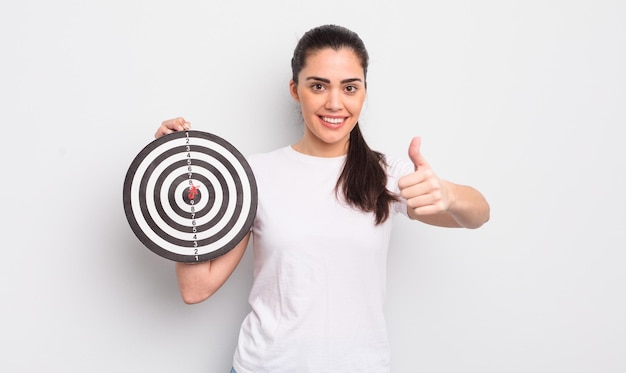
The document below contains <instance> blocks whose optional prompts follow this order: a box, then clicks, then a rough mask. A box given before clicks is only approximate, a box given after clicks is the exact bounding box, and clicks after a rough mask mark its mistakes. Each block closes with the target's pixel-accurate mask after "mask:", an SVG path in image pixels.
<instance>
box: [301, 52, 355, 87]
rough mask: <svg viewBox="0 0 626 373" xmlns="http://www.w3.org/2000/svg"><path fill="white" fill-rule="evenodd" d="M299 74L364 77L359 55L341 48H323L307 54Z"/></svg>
mask: <svg viewBox="0 0 626 373" xmlns="http://www.w3.org/2000/svg"><path fill="white" fill-rule="evenodd" d="M300 76H301V77H307V76H319V77H325V78H331V77H339V78H341V79H345V78H346V77H349V78H360V79H364V71H363V67H362V66H361V61H360V60H359V57H358V56H357V54H356V53H354V51H353V50H352V49H350V48H341V49H339V50H335V49H332V48H324V49H320V50H318V51H315V52H312V53H310V54H308V55H307V57H306V63H305V65H304V67H303V68H302V70H301V71H300Z"/></svg>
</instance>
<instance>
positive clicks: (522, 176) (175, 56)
mask: <svg viewBox="0 0 626 373" xmlns="http://www.w3.org/2000/svg"><path fill="white" fill-rule="evenodd" d="M625 19H626V3H625V2H623V1H618V0H615V1H608V0H604V1H591V0H589V1H576V0H574V1H565V0H563V1H555V0H544V1H534V0H530V1H528V0H527V1H496V0H493V1H471V2H469V1H460V0H450V1H417V2H416V1H408V0H407V1H393V0H385V1H356V0H353V1H337V0H318V1H315V2H295V1H286V0H285V1H279V0H267V1H236V0H235V1H223V0H212V1H176V2H174V1H167V2H166V1H138V0H129V1H78V0H76V1H70V0H61V1H54V2H50V1H40V0H39V1H37V0H32V1H19V2H17V1H15V2H4V3H3V4H2V5H1V6H0V41H1V43H0V47H1V48H2V62H0V99H1V102H0V112H1V116H0V119H1V120H2V126H3V134H2V135H1V141H0V145H1V147H0V162H2V163H1V166H2V175H3V176H2V177H3V181H2V183H0V188H1V189H0V192H1V193H0V203H1V206H2V214H3V219H2V223H0V229H1V238H0V240H1V241H0V242H1V249H2V269H1V270H0V297H1V299H2V317H1V321H0V342H1V346H2V347H1V348H0V371H2V372H39V371H41V372H49V371H53V372H81V373H82V372H154V373H156V372H173V371H176V372H188V373H192V372H197V373H220V372H227V371H228V369H230V366H231V359H232V354H233V349H234V346H235V343H236V339H237V335H238V331H239V325H240V323H241V321H242V319H243V317H244V316H245V314H246V313H247V311H248V305H247V293H248V290H249V288H250V284H251V281H252V275H251V251H249V252H248V253H247V254H246V255H245V257H244V260H243V262H242V263H241V265H240V266H239V267H238V268H237V270H236V271H235V273H234V274H233V276H232V277H231V278H230V279H229V281H228V282H227V283H226V284H225V286H224V287H223V288H222V289H220V291H219V292H218V293H217V294H216V295H215V296H214V297H213V298H211V299H209V300H208V301H206V302H204V303H201V304H198V305H193V306H189V305H185V304H183V302H182V301H181V299H180V296H179V293H178V289H177V285H176V281H175V275H174V265H173V263H172V262H170V261H168V260H166V259H163V258H161V257H158V256H157V255H155V254H153V253H152V252H151V251H149V250H148V249H146V248H145V247H144V246H142V244H141V243H140V242H139V241H138V239H137V238H136V237H135V235H134V234H133V232H132V231H131V229H130V227H129V225H128V223H127V221H126V217H125V214H124V209H123V204H122V184H123V180H124V176H125V174H126V171H127V169H128V167H129V165H130V163H131V161H132V160H133V158H134V157H135V156H136V155H137V153H138V152H139V151H140V150H141V149H142V148H143V147H144V146H145V145H147V144H148V143H149V142H150V141H152V140H153V134H154V132H155V130H156V128H157V127H158V125H159V124H160V123H161V121H163V120H165V119H168V118H172V117H176V116H184V117H185V118H186V119H188V120H190V121H191V122H192V125H193V126H194V129H199V130H204V131H208V132H212V133H215V134H218V135H219V136H221V137H223V138H225V139H228V140H229V141H230V142H231V143H233V144H234V145H235V146H237V147H238V148H239V149H240V150H241V151H242V153H244V154H246V155H248V154H252V153H256V152H262V151H267V150H271V149H275V148H277V147H279V146H283V145H286V144H289V143H291V142H294V141H295V140H297V139H298V137H299V135H300V133H301V131H302V124H301V120H300V117H299V115H298V111H297V109H298V108H297V106H296V105H295V103H294V102H293V100H291V98H290V96H289V94H288V90H287V88H288V82H289V78H290V66H289V59H290V58H291V53H292V51H293V48H294V46H295V44H296V42H297V40H298V38H299V37H300V36H301V35H302V34H303V33H304V32H305V31H307V30H308V29H310V28H311V27H314V26H317V25H320V24H324V23H338V24H341V25H344V26H347V27H349V28H351V29H353V30H355V31H357V32H358V33H359V34H360V35H361V36H362V37H363V39H364V40H365V42H366V45H367V47H368V49H369V52H370V55H371V64H370V71H369V76H368V78H369V79H368V80H369V81H368V84H369V85H368V99H367V103H366V108H365V109H364V113H363V117H362V120H361V123H362V127H363V131H364V135H365V137H366V139H367V140H368V141H369V142H370V145H371V146H372V147H373V148H376V149H378V150H380V151H383V152H385V153H388V154H393V155H397V156H406V152H407V149H408V144H409V142H410V139H411V137H413V136H415V135H420V136H422V152H423V154H424V156H425V157H426V159H427V160H428V161H429V163H430V164H431V166H432V167H433V169H434V170H435V172H436V173H437V174H438V175H439V176H440V177H442V178H444V179H449V180H452V181H455V182H458V183H463V184H469V185H472V186H475V187H476V188H478V189H480V190H481V191H482V192H483V193H484V195H485V196H486V197H487V199H488V200H489V202H490V204H491V208H492V216H491V221H490V222H488V223H487V224H486V225H485V226H483V227H482V228H480V229H478V230H458V229H443V228H434V227H429V226H425V225H420V224H418V223H415V222H411V221H408V220H407V219H403V218H398V219H397V221H396V225H395V227H394V235H393V238H392V247H391V249H390V255H389V263H388V274H389V275H388V303H387V308H386V311H387V318H388V325H389V333H390V334H389V335H390V342H391V348H392V359H393V372H394V373H414V372H420V373H421V372H423V373H435V372H481V373H487V372H489V373H502V372H520V373H528V372H533V373H539V372H542V373H543V372H545V373H554V372H567V373H575V372H603V373H611V372H624V371H626V361H625V359H626V354H625V353H626V321H625V320H624V315H626V301H625V299H624V297H625V290H626V274H625V273H626V271H625V270H624V268H625V264H626V263H625V261H626V250H625V249H626V198H625V197H624V191H625V190H626V176H625V171H626V150H625V147H624V135H623V134H624V127H625V125H626V109H625V107H626V73H625V71H626V69H625V68H624V66H626V22H624V20H625Z"/></svg>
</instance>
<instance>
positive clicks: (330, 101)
mask: <svg viewBox="0 0 626 373" xmlns="http://www.w3.org/2000/svg"><path fill="white" fill-rule="evenodd" d="M342 107H343V104H342V102H341V92H340V91H339V90H337V89H333V90H330V91H329V92H328V95H327V97H326V109H328V110H332V111H338V110H341V108H342Z"/></svg>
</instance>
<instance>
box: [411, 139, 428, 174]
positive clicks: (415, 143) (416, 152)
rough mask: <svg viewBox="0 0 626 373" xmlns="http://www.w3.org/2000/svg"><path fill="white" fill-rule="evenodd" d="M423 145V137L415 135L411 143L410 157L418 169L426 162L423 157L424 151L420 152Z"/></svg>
mask: <svg viewBox="0 0 626 373" xmlns="http://www.w3.org/2000/svg"><path fill="white" fill-rule="evenodd" d="M421 145H422V139H421V137H419V136H416V137H414V138H413V139H412V140H411V144H410V145H409V158H410V159H411V162H413V165H414V166H415V170H416V171H417V169H418V168H419V167H420V166H422V165H424V164H425V163H426V162H425V161H424V158H423V157H422V153H421V152H420V147H421Z"/></svg>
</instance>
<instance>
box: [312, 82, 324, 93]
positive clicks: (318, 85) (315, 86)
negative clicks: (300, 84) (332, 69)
mask: <svg viewBox="0 0 626 373" xmlns="http://www.w3.org/2000/svg"><path fill="white" fill-rule="evenodd" d="M311 89H312V90H314V91H321V90H323V89H324V85H323V84H322V83H313V84H311Z"/></svg>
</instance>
